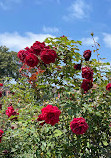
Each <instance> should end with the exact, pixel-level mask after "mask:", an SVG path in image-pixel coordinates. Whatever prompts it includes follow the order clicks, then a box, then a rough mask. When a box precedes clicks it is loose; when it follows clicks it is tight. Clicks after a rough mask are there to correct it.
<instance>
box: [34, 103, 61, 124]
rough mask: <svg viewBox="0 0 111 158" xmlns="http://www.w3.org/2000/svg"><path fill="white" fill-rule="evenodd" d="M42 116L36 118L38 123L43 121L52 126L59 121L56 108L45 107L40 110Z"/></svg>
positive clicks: (58, 113) (59, 112) (58, 111)
mask: <svg viewBox="0 0 111 158" xmlns="http://www.w3.org/2000/svg"><path fill="white" fill-rule="evenodd" d="M41 112H42V114H40V115H39V116H38V119H37V120H38V121H42V120H44V121H45V123H47V124H51V125H52V126H54V125H55V124H56V123H58V121H59V115H60V114H61V111H60V110H59V109H58V107H57V106H52V105H47V106H46V107H44V108H43V109H41Z"/></svg>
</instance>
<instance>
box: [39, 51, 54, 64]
mask: <svg viewBox="0 0 111 158" xmlns="http://www.w3.org/2000/svg"><path fill="white" fill-rule="evenodd" d="M40 57H41V60H42V61H43V62H44V63H45V64H50V63H54V62H55V59H56V58H57V54H56V52H55V51H54V50H52V49H45V50H43V51H42V52H41V54H40Z"/></svg>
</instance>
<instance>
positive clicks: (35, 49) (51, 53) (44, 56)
mask: <svg viewBox="0 0 111 158" xmlns="http://www.w3.org/2000/svg"><path fill="white" fill-rule="evenodd" d="M17 56H18V58H19V59H20V60H21V61H22V62H23V63H25V64H27V65H28V66H30V67H34V66H37V65H38V63H39V62H40V60H41V61H42V62H44V63H45V64H50V63H54V62H55V59H56V58H57V54H56V51H55V50H53V49H50V47H49V46H46V45H45V43H44V42H42V43H41V42H39V41H36V42H35V43H33V45H32V46H31V47H30V48H29V47H26V48H25V50H20V51H19V52H18V54H17Z"/></svg>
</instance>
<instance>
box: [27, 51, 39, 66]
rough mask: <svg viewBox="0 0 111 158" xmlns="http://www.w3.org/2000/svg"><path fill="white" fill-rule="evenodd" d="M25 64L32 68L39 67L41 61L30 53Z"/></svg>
mask: <svg viewBox="0 0 111 158" xmlns="http://www.w3.org/2000/svg"><path fill="white" fill-rule="evenodd" d="M25 63H26V64H27V65H28V66H30V67H34V66H37V64H38V63H39V60H38V58H37V57H36V56H35V55H34V54H32V53H29V54H28V55H27V56H26V58H25Z"/></svg>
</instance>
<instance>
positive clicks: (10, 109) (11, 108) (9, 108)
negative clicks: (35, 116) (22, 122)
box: [5, 106, 19, 119]
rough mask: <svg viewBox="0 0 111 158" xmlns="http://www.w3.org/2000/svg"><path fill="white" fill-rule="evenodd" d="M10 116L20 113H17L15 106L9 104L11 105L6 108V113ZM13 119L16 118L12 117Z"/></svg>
mask: <svg viewBox="0 0 111 158" xmlns="http://www.w3.org/2000/svg"><path fill="white" fill-rule="evenodd" d="M5 114H6V115H7V116H8V117H10V116H12V115H13V116H14V115H18V114H19V113H16V112H15V110H14V108H13V106H9V107H7V110H6V113H5ZM15 118H17V117H15ZM12 119H14V118H12Z"/></svg>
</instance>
